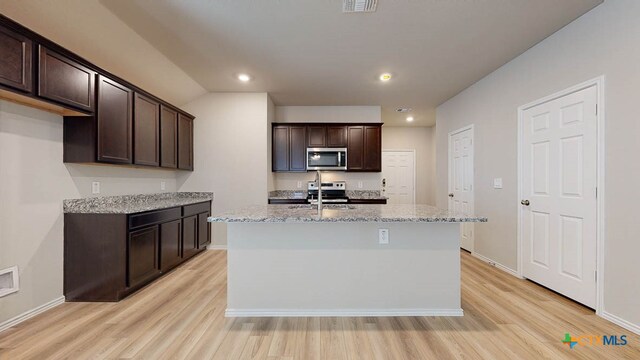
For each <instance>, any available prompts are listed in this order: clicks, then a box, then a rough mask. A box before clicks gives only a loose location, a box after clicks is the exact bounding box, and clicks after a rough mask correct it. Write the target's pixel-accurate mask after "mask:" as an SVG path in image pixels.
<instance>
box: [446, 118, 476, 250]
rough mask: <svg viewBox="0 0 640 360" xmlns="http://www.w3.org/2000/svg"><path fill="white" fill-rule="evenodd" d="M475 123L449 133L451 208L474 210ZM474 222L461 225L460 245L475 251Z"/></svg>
mask: <svg viewBox="0 0 640 360" xmlns="http://www.w3.org/2000/svg"><path fill="white" fill-rule="evenodd" d="M473 162H474V152H473V125H471V126H468V127H464V128H462V129H459V130H456V131H453V132H451V133H449V209H450V210H454V211H456V212H459V213H464V214H473V212H474V194H473V179H474V165H473ZM473 231H474V226H473V223H462V224H461V225H460V247H461V248H463V249H465V250H467V251H469V252H473V247H474V233H473Z"/></svg>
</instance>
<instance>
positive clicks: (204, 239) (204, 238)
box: [198, 212, 211, 249]
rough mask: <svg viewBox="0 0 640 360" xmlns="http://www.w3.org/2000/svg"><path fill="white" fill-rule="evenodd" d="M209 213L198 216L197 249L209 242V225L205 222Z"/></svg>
mask: <svg viewBox="0 0 640 360" xmlns="http://www.w3.org/2000/svg"><path fill="white" fill-rule="evenodd" d="M208 217H209V213H208V212H206V213H202V214H198V249H202V248H203V247H204V246H205V245H207V244H209V243H210V242H211V223H209V222H207V218H208Z"/></svg>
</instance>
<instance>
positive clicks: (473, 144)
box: [447, 124, 476, 254]
mask: <svg viewBox="0 0 640 360" xmlns="http://www.w3.org/2000/svg"><path fill="white" fill-rule="evenodd" d="M467 130H471V147H472V148H473V162H472V164H471V165H472V166H471V172H472V174H471V178H472V179H473V184H472V187H471V192H472V196H471V198H472V199H471V200H472V201H471V202H472V204H473V212H474V213H475V212H476V131H475V128H474V125H473V124H471V125H467V126H465V127H462V128H460V129H457V130H454V131H451V132H449V135H448V136H447V171H448V175H447V192H448V194H451V192H452V191H453V190H452V189H451V169H452V166H451V160H452V159H451V138H452V137H453V135H456V134H458V133H461V132H463V131H467ZM448 194H447V196H448ZM447 207H449V199H447ZM475 247H476V231H475V229H474V230H473V249H472V250H471V254H474V253H475Z"/></svg>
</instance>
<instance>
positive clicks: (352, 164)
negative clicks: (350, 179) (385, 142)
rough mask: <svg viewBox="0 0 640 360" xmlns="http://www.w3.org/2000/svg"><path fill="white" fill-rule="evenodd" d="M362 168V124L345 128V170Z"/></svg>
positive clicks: (359, 169)
mask: <svg viewBox="0 0 640 360" xmlns="http://www.w3.org/2000/svg"><path fill="white" fill-rule="evenodd" d="M363 169H364V126H349V127H348V128H347V171H350V170H356V171H361V170H363Z"/></svg>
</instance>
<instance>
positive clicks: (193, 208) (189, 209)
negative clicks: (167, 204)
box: [182, 201, 211, 217]
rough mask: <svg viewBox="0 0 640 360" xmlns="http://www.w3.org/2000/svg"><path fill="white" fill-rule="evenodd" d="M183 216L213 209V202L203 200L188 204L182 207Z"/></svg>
mask: <svg viewBox="0 0 640 360" xmlns="http://www.w3.org/2000/svg"><path fill="white" fill-rule="evenodd" d="M182 209H183V210H182V216H183V217H187V216H191V215H196V214H200V213H203V212H209V211H211V204H210V203H209V202H208V201H207V202H201V203H197V204H193V205H186V206H183V207H182Z"/></svg>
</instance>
